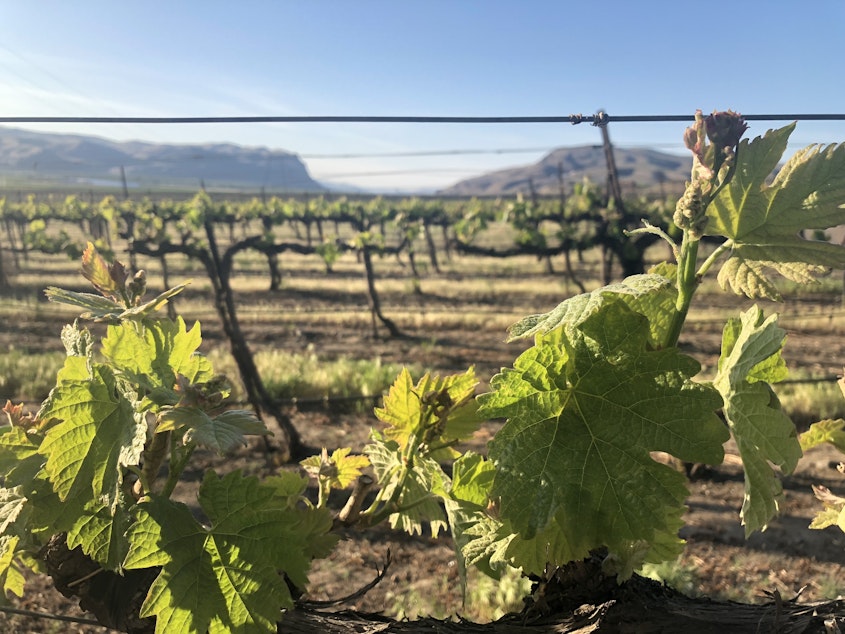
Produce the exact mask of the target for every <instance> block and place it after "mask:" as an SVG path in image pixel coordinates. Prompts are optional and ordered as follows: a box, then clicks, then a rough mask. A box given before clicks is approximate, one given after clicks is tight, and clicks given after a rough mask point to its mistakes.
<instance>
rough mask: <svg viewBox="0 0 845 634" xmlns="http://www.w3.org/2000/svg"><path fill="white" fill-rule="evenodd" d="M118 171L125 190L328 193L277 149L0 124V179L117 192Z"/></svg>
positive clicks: (291, 156) (296, 160) (300, 165)
mask: <svg viewBox="0 0 845 634" xmlns="http://www.w3.org/2000/svg"><path fill="white" fill-rule="evenodd" d="M121 168H122V169H123V170H124V172H125V175H126V180H127V182H128V184H129V186H130V188H132V187H138V188H158V187H162V188H168V187H171V188H185V189H188V190H196V189H198V188H199V187H200V186H201V185H205V186H206V187H208V188H233V189H249V190H252V191H257V190H259V189H261V188H264V189H265V190H267V191H270V192H273V191H288V192H318V191H325V190H326V188H325V187H324V186H323V185H321V184H320V183H318V182H317V181H315V180H314V179H313V178H311V176H310V174H309V173H308V170H307V168H306V166H305V164H304V163H303V162H302V161H301V160H300V159H299V157H298V156H296V155H295V154H293V153H290V152H285V151H282V150H270V149H267V148H263V147H243V146H239V145H234V144H230V143H206V144H190V145H187V144H186V145H176V144H162V143H145V142H140V141H127V142H118V141H110V140H108V139H103V138H99V137H94V136H85V135H76V134H50V133H43V132H30V131H28V130H18V129H13V128H4V127H0V179H2V178H4V177H5V178H6V179H14V180H15V181H17V182H49V183H55V184H59V185H61V184H67V185H78V184H80V183H91V184H114V185H116V186H118V187H119V186H121V184H122V175H121Z"/></svg>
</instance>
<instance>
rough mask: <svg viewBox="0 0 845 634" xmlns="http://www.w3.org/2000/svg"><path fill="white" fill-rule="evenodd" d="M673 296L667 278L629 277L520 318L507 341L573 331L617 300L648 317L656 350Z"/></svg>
mask: <svg viewBox="0 0 845 634" xmlns="http://www.w3.org/2000/svg"><path fill="white" fill-rule="evenodd" d="M676 296H677V290H676V289H675V287H674V285H673V284H672V282H671V281H670V279H669V278H666V277H664V276H662V275H658V274H654V273H651V274H645V275H632V276H630V277H628V278H626V279H624V280H623V281H621V282H618V283H616V284H609V285H608V286H603V287H602V288H599V289H597V290H595V291H592V292H590V293H583V294H581V295H576V296H574V297H570V298H568V299H565V300H563V301H562V302H561V303H560V304H558V305H557V307H556V308H554V309H553V310H551V311H550V312H548V313H544V314H539V315H529V316H528V317H525V318H523V319H521V320H520V321H518V322H517V323H515V324H514V325H513V326H511V327H510V328H509V329H508V334H509V337H508V341H514V340H515V339H521V338H524V337H531V336H534V335H536V334H538V333H545V332H551V331H552V330H554V329H555V328H558V327H559V326H563V325H565V326H566V327H568V328H577V327H578V326H579V325H580V324H581V323H583V322H584V320H586V319H587V318H588V317H589V316H590V315H593V314H595V313H596V312H598V311H600V310H601V309H602V307H603V306H604V305H605V303H606V302H608V301H617V300H621V301H623V302H625V303H626V304H627V305H628V307H629V308H631V309H632V310H633V311H634V312H637V313H640V314H642V315H645V316H646V317H647V318H648V320H649V335H650V342H651V344H652V345H653V346H654V347H658V346H660V345H662V343H663V341H664V338H665V334H666V331H667V330H668V326H669V322H670V321H671V316H672V314H673V313H674V311H675V297H676Z"/></svg>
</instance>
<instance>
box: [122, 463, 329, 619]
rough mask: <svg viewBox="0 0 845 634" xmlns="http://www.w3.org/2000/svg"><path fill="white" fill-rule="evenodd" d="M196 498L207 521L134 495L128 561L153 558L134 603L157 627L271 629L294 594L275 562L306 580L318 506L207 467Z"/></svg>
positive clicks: (318, 527) (322, 515) (321, 524)
mask: <svg viewBox="0 0 845 634" xmlns="http://www.w3.org/2000/svg"><path fill="white" fill-rule="evenodd" d="M199 502H200V506H201V507H202V509H203V511H204V512H205V514H206V515H207V516H208V518H209V519H210V521H211V525H210V526H208V527H206V526H203V525H201V524H199V523H198V522H197V521H196V520H195V519H194V517H193V515H192V514H191V512H190V510H189V509H188V508H187V507H186V506H184V505H182V504H177V503H174V502H171V501H169V500H166V499H161V498H154V499H152V500H148V501H145V502H142V503H140V504H139V511H138V516H137V520H136V522H135V523H134V524H133V525H132V526H131V527H130V529H129V532H128V538H129V541H130V544H131V547H130V551H129V554H128V555H127V557H126V560H125V562H124V565H125V567H126V568H127V569H133V568H147V567H150V566H161V567H162V569H161V573H160V574H159V576H158V577H156V580H155V581H154V582H153V585H152V587H151V588H150V591H149V593H148V595H147V598H146V600H145V601H144V604H143V606H142V608H141V616H142V617H146V616H153V615H154V616H156V632H157V633H159V634H164V633H165V632H185V633H196V634H205V632H211V633H215V634H222V633H223V632H233V631H237V632H245V633H250V632H256V633H269V632H275V631H276V621H278V620H279V619H280V618H281V611H282V609H283V608H290V607H292V606H293V600H292V598H291V595H290V591H289V590H288V587H287V585H286V584H285V582H284V581H283V579H282V576H281V574H280V572H284V573H285V574H286V575H287V576H288V577H289V578H290V579H291V580H292V581H293V582H294V583H296V584H300V583H304V581H306V573H307V569H308V567H309V565H310V560H311V557H312V556H314V555H315V549H316V550H318V551H319V550H320V549H322V547H323V545H324V544H323V542H324V539H323V536H325V534H326V533H327V532H328V531H329V529H330V528H331V517H330V515H329V514H328V513H327V512H323V511H319V510H311V509H299V508H292V507H291V506H290V505H289V503H288V500H287V499H286V498H284V497H280V496H278V495H277V493H276V488H275V487H272V486H264V485H262V484H260V483H259V482H258V480H257V479H256V478H244V477H242V476H241V474H240V473H237V472H235V473H232V474H229V475H226V476H224V477H222V478H218V477H217V476H216V475H215V474H213V473H210V472H207V473H206V477H205V478H204V480H203V483H202V487H201V488H200V496H199Z"/></svg>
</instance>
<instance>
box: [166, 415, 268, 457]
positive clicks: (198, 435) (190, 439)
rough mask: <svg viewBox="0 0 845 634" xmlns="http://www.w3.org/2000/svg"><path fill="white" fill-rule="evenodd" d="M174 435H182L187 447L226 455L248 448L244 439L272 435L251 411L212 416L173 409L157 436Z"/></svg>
mask: <svg viewBox="0 0 845 634" xmlns="http://www.w3.org/2000/svg"><path fill="white" fill-rule="evenodd" d="M166 431H175V432H178V433H181V434H183V439H184V442H185V444H186V445H187V444H195V445H199V446H201V447H208V448H209V449H213V450H214V451H216V452H217V453H218V454H224V453H226V452H227V451H230V450H232V449H234V448H235V447H237V446H238V445H245V444H246V438H245V436H248V435H253V436H261V435H264V434H268V433H269V431H268V430H267V428H266V427H265V426H264V423H262V422H261V421H260V420H258V418H256V417H255V414H253V413H252V412H250V411H247V410H242V409H233V410H228V411H226V412H223V413H222V414H219V415H218V416H214V417H212V416H209V415H208V414H207V413H206V412H204V411H203V410H201V409H200V408H198V407H174V408H171V409H168V410H166V411H165V412H164V413H163V414H162V415H161V417H160V418H159V424H158V426H157V427H156V433H163V432H166Z"/></svg>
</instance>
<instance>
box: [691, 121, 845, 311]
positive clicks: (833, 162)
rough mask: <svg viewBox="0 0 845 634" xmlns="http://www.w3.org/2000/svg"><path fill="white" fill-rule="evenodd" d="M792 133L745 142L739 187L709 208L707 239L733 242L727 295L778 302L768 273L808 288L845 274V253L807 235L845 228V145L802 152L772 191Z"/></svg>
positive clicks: (723, 279) (725, 270)
mask: <svg viewBox="0 0 845 634" xmlns="http://www.w3.org/2000/svg"><path fill="white" fill-rule="evenodd" d="M794 128H795V124H794V123H793V124H790V125H788V126H786V127H784V128H781V129H779V130H770V131H769V132H767V133H766V134H765V135H764V136H763V137H757V138H755V139H754V140H753V141H751V142H749V141H748V140H743V141H742V142H741V143H740V146H739V150H738V158H739V162H738V164H737V170H736V173H735V175H734V178H733V180H732V181H731V182H730V183H729V184H728V186H727V187H725V189H723V190H722V192H721V193H720V194H719V195H718V196H717V197H716V198H715V199H714V200H713V202H712V203H711V204H710V206H709V207H708V216H709V218H710V220H709V223H708V225H707V230H706V232H707V233H708V234H710V235H721V236H725V237H726V238H729V239H730V247H731V250H730V256H729V258H728V260H727V261H726V262H725V264H724V265H723V267H722V270H721V271H720V272H719V276H718V279H719V283H720V285H721V286H722V288H730V289H731V290H733V291H734V292H736V293H742V294H745V295H746V296H748V297H752V298H754V297H766V298H769V299H780V295H779V293H778V291H777V289H776V288H775V286H774V284H773V281H772V279H771V277H770V271H774V272H776V273H779V274H780V275H782V276H784V277H786V278H787V279H790V280H792V281H794V282H798V283H808V282H810V281H815V278H816V277H817V276H818V275H819V274H821V273H824V272H825V271H826V270H827V269H828V268H838V269H841V268H845V248H843V247H842V246H840V245H834V244H831V243H829V242H826V241H823V240H813V239H807V238H806V237H805V236H804V232H805V231H807V230H824V229H828V228H830V227H835V226H838V225H842V224H845V144H839V145H828V146H820V145H813V146H810V147H807V148H805V149H803V150H800V151H798V152H796V153H795V154H794V155H793V156H792V158H790V160H789V161H788V162H787V163H786V165H784V166H783V168H782V169H781V170H780V171H779V172H778V174H777V176H776V177H775V179H774V181H773V182H772V183H771V184H767V181H768V179H769V178H770V176H771V174H772V172H773V171H774V169H775V167H776V166H777V163H778V161H779V160H780V157H781V156H782V155H783V152H784V151H785V149H786V145H787V141H788V139H789V135H790V134H791V133H792V131H793V130H794Z"/></svg>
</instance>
